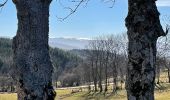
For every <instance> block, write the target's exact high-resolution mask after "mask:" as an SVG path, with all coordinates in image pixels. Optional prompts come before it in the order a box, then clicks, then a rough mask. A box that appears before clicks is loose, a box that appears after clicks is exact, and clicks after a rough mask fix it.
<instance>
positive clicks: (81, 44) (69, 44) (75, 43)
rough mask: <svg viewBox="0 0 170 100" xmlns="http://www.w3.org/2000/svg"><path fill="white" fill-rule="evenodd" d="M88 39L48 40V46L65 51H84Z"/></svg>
mask: <svg viewBox="0 0 170 100" xmlns="http://www.w3.org/2000/svg"><path fill="white" fill-rule="evenodd" d="M89 41H90V39H85V38H50V39H49V45H50V46H51V47H57V48H61V49H65V50H72V49H85V47H86V46H87V45H88V43H89Z"/></svg>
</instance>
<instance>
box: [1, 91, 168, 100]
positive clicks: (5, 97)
mask: <svg viewBox="0 0 170 100" xmlns="http://www.w3.org/2000/svg"><path fill="white" fill-rule="evenodd" d="M56 91H57V97H56V100H127V99H126V92H125V90H120V91H118V93H117V94H116V95H114V94H112V93H111V92H108V93H106V94H104V93H88V92H78V93H71V89H63V90H56ZM155 98H156V100H170V91H169V90H164V91H158V90H156V92H155ZM0 100H17V95H16V94H15V93H13V94H8V93H4V94H0Z"/></svg>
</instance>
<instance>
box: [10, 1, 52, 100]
mask: <svg viewBox="0 0 170 100" xmlns="http://www.w3.org/2000/svg"><path fill="white" fill-rule="evenodd" d="M51 1H52V0H13V2H14V4H15V5H16V9H17V18H18V30H17V35H16V36H15V37H14V38H13V53H14V57H13V59H14V79H15V80H16V81H17V93H18V100H54V98H55V91H54V89H53V87H52V72H53V66H52V63H51V61H50V56H49V46H48V34H49V6H50V3H51Z"/></svg>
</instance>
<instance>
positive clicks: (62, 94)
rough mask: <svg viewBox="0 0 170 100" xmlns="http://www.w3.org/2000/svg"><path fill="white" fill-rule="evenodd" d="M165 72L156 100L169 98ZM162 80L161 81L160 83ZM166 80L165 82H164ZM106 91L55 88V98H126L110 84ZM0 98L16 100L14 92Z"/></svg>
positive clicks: (74, 99)
mask: <svg viewBox="0 0 170 100" xmlns="http://www.w3.org/2000/svg"><path fill="white" fill-rule="evenodd" d="M167 81H168V79H167V73H165V72H164V73H162V74H161V76H160V82H161V83H160V85H158V86H159V87H161V89H162V90H159V89H157V88H156V89H155V99H156V100H170V84H169V83H167ZM162 82H163V83H162ZM165 82H166V83H165ZM108 89H109V90H108V92H107V93H103V92H102V93H99V92H96V93H94V92H90V93H88V92H87V89H85V90H83V92H77V93H72V89H70V88H66V89H57V90H56V92H57V96H56V99H55V100H127V99H126V98H127V97H126V91H125V90H119V91H118V92H117V94H113V93H112V90H111V89H112V85H109V86H108ZM0 100H17V94H16V93H12V94H10V93H3V94H0Z"/></svg>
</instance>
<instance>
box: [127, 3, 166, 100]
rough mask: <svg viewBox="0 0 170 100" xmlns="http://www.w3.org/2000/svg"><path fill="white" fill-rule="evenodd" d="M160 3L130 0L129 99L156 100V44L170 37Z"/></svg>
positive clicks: (128, 22) (128, 19) (128, 21)
mask: <svg viewBox="0 0 170 100" xmlns="http://www.w3.org/2000/svg"><path fill="white" fill-rule="evenodd" d="M155 1H156V0H128V3H129V9H128V10H129V12H128V16H127V18H126V27H127V29H128V32H127V34H128V39H129V44H128V57H129V63H128V69H127V80H126V90H127V96H128V100H154V80H155V61H156V41H157V38H158V37H159V36H162V35H166V34H165V32H164V31H163V29H162V26H161V25H160V20H159V12H158V10H157V7H156V4H155Z"/></svg>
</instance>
